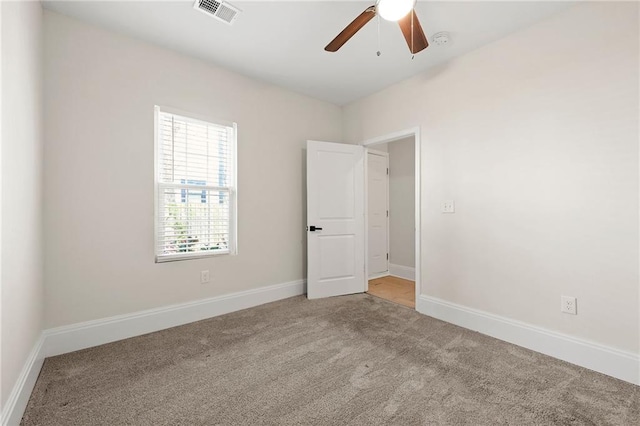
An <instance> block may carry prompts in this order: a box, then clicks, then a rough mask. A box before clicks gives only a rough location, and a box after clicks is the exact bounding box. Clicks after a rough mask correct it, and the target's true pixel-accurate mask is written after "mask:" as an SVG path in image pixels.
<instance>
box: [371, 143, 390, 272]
mask: <svg viewBox="0 0 640 426" xmlns="http://www.w3.org/2000/svg"><path fill="white" fill-rule="evenodd" d="M388 167H389V157H388V154H386V153H376V152H371V151H369V152H368V153H367V213H368V218H369V220H368V225H367V226H368V229H367V232H368V250H367V255H368V265H369V267H368V274H369V277H374V276H379V275H380V274H384V273H386V272H388V271H389V214H388V209H389V197H388V195H389V168H388Z"/></svg>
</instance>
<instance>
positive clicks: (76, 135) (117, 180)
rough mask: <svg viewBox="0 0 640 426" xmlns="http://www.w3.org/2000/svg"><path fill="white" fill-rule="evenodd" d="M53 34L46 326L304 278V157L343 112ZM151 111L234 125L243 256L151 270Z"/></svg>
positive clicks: (80, 37) (155, 51)
mask: <svg viewBox="0 0 640 426" xmlns="http://www.w3.org/2000/svg"><path fill="white" fill-rule="evenodd" d="M45 36H46V42H45V111H46V118H45V129H46V135H47V137H46V145H45V167H44V174H45V192H46V197H45V229H46V238H45V255H46V265H45V276H46V289H47V306H46V326H47V327H54V326H60V325H64V324H71V323H76V322H80V321H86V320H92V319H96V318H104V317H108V316H112V315H118V314H125V313H130V312H134V311H139V310H143V309H149V308H154V307H159V306H164V305H168V304H173V303H180V302H186V301H191V300H197V299H203V298H207V297H212V296H216V295H221V294H226V293H232V292H237V291H242V290H248V289H252V288H257V287H262V286H267V285H271V284H278V283H283V282H288V281H292V280H298V279H302V278H304V277H305V275H306V272H305V269H304V268H305V263H306V262H305V257H306V241H305V232H304V225H305V221H306V219H305V215H306V212H305V211H304V205H305V200H306V195H305V192H304V191H305V187H306V184H305V170H304V164H305V161H304V159H305V150H304V147H305V144H306V140H307V139H316V140H330V141H331V140H332V141H340V139H341V109H340V108H339V107H337V106H334V105H331V104H328V103H325V102H321V101H317V100H314V99H311V98H308V97H304V96H300V95H297V94H294V93H292V92H289V91H287V90H283V89H280V88H277V87H275V86H272V85H268V84H263V83H260V82H257V81H255V80H250V79H248V78H245V77H242V76H240V75H238V74H235V73H232V72H229V71H225V70H223V69H221V68H217V67H215V66H211V65H209V64H207V63H204V62H201V61H198V60H195V59H191V58H189V57H186V56H182V55H179V54H177V53H173V52H171V51H168V50H165V49H161V48H158V47H155V46H152V45H149V44H146V43H143V42H140V41H136V40H134V39H131V38H128V37H125V36H121V35H117V34H115V33H111V32H107V31H104V30H102V29H98V28H96V27H92V26H89V25H86V24H83V23H81V22H79V21H75V20H73V19H70V18H67V17H64V16H62V15H58V14H55V13H51V12H45ZM155 104H158V105H165V106H170V107H174V108H178V109H180V110H184V111H190V112H193V113H196V114H198V115H200V116H209V117H212V118H218V119H222V120H227V121H236V122H237V123H238V177H239V185H238V208H239V218H238V219H239V225H238V228H239V238H238V246H239V255H237V256H219V257H215V258H208V259H200V260H189V261H181V262H170V263H164V264H155V263H154V252H153V212H154V207H153V206H154V201H153V106H154V105H155ZM205 269H208V270H210V272H211V277H212V279H213V282H212V283H210V284H205V285H202V284H200V271H201V270H205Z"/></svg>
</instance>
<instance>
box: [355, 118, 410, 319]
mask: <svg viewBox="0 0 640 426" xmlns="http://www.w3.org/2000/svg"><path fill="white" fill-rule="evenodd" d="M410 136H413V144H414V150H415V151H414V152H415V153H414V156H415V158H414V161H415V172H414V174H415V194H414V202H415V232H414V243H415V260H414V263H415V274H416V276H415V283H416V284H415V287H416V306H415V309H416V310H417V308H418V298H419V297H420V294H421V293H422V274H421V269H422V268H421V264H420V259H421V255H420V239H421V236H422V224H421V205H422V203H421V200H420V194H421V190H420V183H421V177H420V176H421V169H420V165H421V158H420V145H421V140H422V139H421V138H420V126H416V127H411V128H408V129H404V130H398V131H396V132H393V133H388V134H385V135H382V136H377V137H374V138H371V139H367V140H365V141H363V142H362V143H361V145H362V146H364V148H365V158H366V159H368V153H369V152H368V151H369V147H373V146H375V145H380V144H384V143H388V142H394V141H397V140H400V139H404V138H407V137H410ZM365 161H366V160H365ZM366 173H367V163H366V162H365V180H364V184H365V191H364V203H365V213H364V226H365V230H366V231H367V232H365V233H364V238H365V241H364V248H365V256H364V262H365V263H364V277H365V287H364V288H365V291H368V290H369V252H368V250H369V215H368V211H367V210H368V209H367V208H366V207H367V206H368V191H369V187H368V182H367V175H366ZM387 243H388V240H387Z"/></svg>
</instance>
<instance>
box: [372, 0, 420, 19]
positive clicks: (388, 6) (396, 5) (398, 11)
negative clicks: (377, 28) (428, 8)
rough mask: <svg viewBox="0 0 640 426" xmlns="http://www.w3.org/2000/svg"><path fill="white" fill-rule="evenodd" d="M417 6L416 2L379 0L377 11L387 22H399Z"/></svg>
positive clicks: (410, 0) (413, 0)
mask: <svg viewBox="0 0 640 426" xmlns="http://www.w3.org/2000/svg"><path fill="white" fill-rule="evenodd" d="M415 5H416V0H378V4H377V5H376V11H377V12H378V14H379V15H380V16H381V17H382V19H386V20H387V21H398V20H400V19H402V18H404V17H405V16H407V14H408V13H409V12H411V10H413V7H414V6H415Z"/></svg>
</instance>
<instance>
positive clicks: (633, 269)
mask: <svg viewBox="0 0 640 426" xmlns="http://www.w3.org/2000/svg"><path fill="white" fill-rule="evenodd" d="M638 47H639V46H638V5H637V4H636V3H592V2H588V3H584V4H579V5H577V6H575V7H573V8H571V9H568V10H567V11H564V12H561V13H559V14H557V15H555V16H553V17H551V18H550V19H548V20H545V21H544V22H541V23H539V24H537V25H535V26H533V27H530V28H527V29H524V30H521V31H519V32H517V33H514V34H512V35H509V36H507V37H505V38H503V39H501V40H499V41H496V42H494V43H492V44H489V45H487V46H485V47H483V48H481V49H478V50H476V51H474V52H472V53H469V54H467V55H465V56H463V57H460V58H458V59H456V60H454V61H452V62H449V63H448V64H446V65H445V66H442V67H440V68H438V69H436V70H433V71H431V72H429V73H427V74H423V75H419V76H417V77H414V78H412V79H410V80H406V81H404V82H401V83H399V84H397V85H394V86H392V87H390V88H388V89H385V90H383V91H381V92H379V93H377V94H374V95H372V96H370V97H368V98H365V99H363V100H361V101H358V102H356V103H353V104H351V105H348V106H346V107H345V108H344V117H343V123H344V136H345V139H347V141H348V142H352V143H359V142H361V141H363V140H366V139H369V138H373V137H377V136H380V135H384V134H388V133H391V132H394V131H398V130H401V129H406V128H410V127H413V126H416V125H419V126H420V127H421V135H422V139H421V141H420V143H421V149H422V155H421V164H422V165H421V173H422V181H421V185H422V188H421V191H422V194H421V196H422V205H421V209H422V217H421V221H422V228H423V229H422V236H421V245H422V263H421V268H422V277H421V278H422V293H423V294H425V295H429V296H432V297H438V298H441V299H444V300H447V301H451V302H454V303H458V304H461V305H464V306H468V307H471V308H475V309H480V310H483V311H487V312H490V313H493V314H497V315H501V316H505V317H508V318H513V319H516V320H520V321H523V322H526V323H529V324H533V325H536V326H540V327H544V328H547V329H551V330H555V331H559V332H562V333H566V334H570V335H573V336H577V337H579V338H583V339H587V340H591V341H594V342H598V343H601V344H604V345H609V346H612V347H615V348H619V349H622V350H628V351H632V352H636V353H637V352H638V349H639V348H638V347H639V340H640V339H639V322H640V321H639V316H638V312H639V297H638V290H639V289H638V287H639V279H638V278H639V277H638V266H639V265H638V254H639V253H638V242H639V241H638V216H639V211H638V201H639V200H638V189H639V188H638V113H639V108H638V101H639V96H638V74H639V69H638V59H639V58H638ZM381 117H384V119H383V118H381ZM447 199H453V200H455V202H456V213H455V214H442V213H440V203H441V202H442V201H443V200H447ZM560 295H571V296H576V297H577V298H578V315H577V316H571V315H567V314H562V313H561V312H560Z"/></svg>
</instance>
